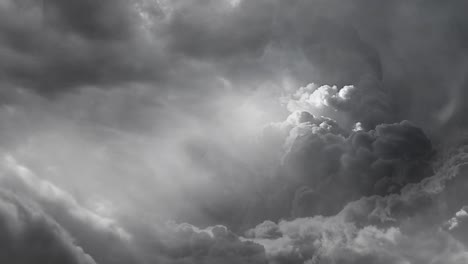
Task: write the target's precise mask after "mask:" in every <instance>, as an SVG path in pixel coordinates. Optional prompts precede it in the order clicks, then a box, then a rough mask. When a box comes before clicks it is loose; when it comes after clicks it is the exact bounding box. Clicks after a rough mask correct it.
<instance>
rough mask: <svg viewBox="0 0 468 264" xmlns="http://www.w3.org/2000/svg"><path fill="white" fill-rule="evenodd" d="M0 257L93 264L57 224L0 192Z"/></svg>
mask: <svg viewBox="0 0 468 264" xmlns="http://www.w3.org/2000/svg"><path fill="white" fill-rule="evenodd" d="M0 197H1V198H0V199H1V201H0V222H1V224H0V230H1V232H2V234H3V235H2V238H1V239H0V244H1V245H2V247H1V250H0V260H2V262H5V263H6V262H8V263H14V264H16V263H18V264H20V263H33V262H41V263H57V264H58V263H77V264H95V263H96V262H95V261H94V260H93V258H92V257H91V256H89V255H88V254H86V253H85V252H84V251H83V249H82V248H81V247H79V246H77V245H76V244H75V242H74V240H73V238H72V237H70V236H69V234H68V233H67V231H65V230H64V229H63V228H62V227H61V226H60V225H59V224H57V223H56V222H55V221H54V220H52V219H51V218H49V217H48V216H47V215H45V214H44V213H43V212H42V211H41V210H40V209H38V208H35V207H34V206H32V205H30V204H28V203H25V202H22V199H21V198H20V197H18V196H16V195H15V194H13V193H11V192H8V191H5V190H1V191H0Z"/></svg>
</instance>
